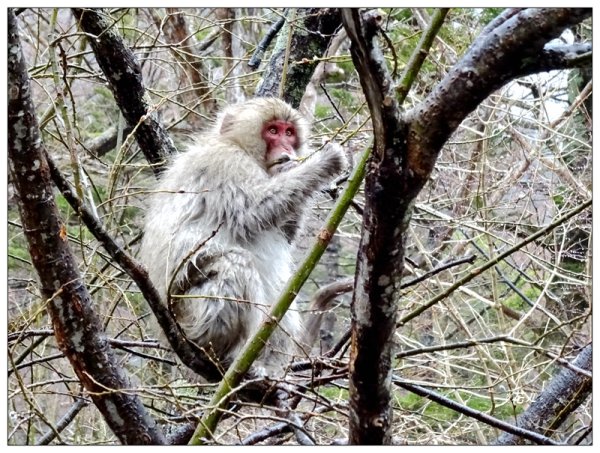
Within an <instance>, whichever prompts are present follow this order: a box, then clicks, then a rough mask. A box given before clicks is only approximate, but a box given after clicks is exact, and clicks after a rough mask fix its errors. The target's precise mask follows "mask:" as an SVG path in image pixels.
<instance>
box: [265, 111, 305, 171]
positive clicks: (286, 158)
mask: <svg viewBox="0 0 600 453" xmlns="http://www.w3.org/2000/svg"><path fill="white" fill-rule="evenodd" d="M262 138H263V140H264V141H265V143H266V144H267V152H266V155H265V162H266V165H267V172H268V173H269V174H271V175H273V174H276V173H280V172H282V171H285V170H287V169H289V168H290V166H294V165H295V162H294V160H295V159H296V149H297V147H298V145H299V143H298V135H297V133H296V127H295V126H294V124H293V123H290V122H288V121H284V120H272V121H269V122H267V123H266V124H265V125H264V127H263V130H262Z"/></svg>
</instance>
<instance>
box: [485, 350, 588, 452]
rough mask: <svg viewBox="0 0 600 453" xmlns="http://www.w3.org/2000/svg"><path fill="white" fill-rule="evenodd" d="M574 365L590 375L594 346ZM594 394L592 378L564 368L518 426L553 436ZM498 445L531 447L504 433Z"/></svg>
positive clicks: (522, 440) (532, 404) (520, 417)
mask: <svg viewBox="0 0 600 453" xmlns="http://www.w3.org/2000/svg"><path fill="white" fill-rule="evenodd" d="M573 365H575V366H576V367H577V368H581V369H583V370H586V371H589V372H591V371H592V345H591V344H590V345H588V346H586V347H585V348H583V349H582V350H581V352H580V353H579V355H578V356H577V357H576V358H575V360H574V361H573ZM591 392H592V378H591V377H590V376H586V375H584V374H581V373H577V372H576V371H573V370H570V369H569V368H563V370H562V371H561V372H560V373H559V374H558V375H557V376H556V377H555V378H554V379H552V382H551V383H550V384H549V385H548V386H547V387H546V388H545V390H544V391H543V392H542V393H541V394H540V395H539V396H538V397H537V398H536V400H535V401H534V402H533V403H531V405H530V406H529V407H528V408H527V410H526V411H525V412H523V413H522V414H521V415H520V416H519V418H518V420H517V426H518V427H519V428H523V429H528V430H533V431H537V432H540V433H541V434H543V435H546V436H551V435H552V432H553V431H554V430H555V429H557V428H558V427H559V426H560V425H562V423H563V422H564V421H565V420H566V419H567V417H568V416H569V415H570V414H571V413H572V412H573V411H574V410H575V409H576V408H577V407H579V405H580V404H581V403H583V402H584V401H585V400H586V398H587V397H588V396H589V395H590V393H591ZM495 444H496V445H523V444H530V442H528V441H527V440H526V439H525V438H523V437H521V436H517V435H515V434H510V433H504V434H503V435H502V436H500V437H499V438H498V440H497V441H496V442H495Z"/></svg>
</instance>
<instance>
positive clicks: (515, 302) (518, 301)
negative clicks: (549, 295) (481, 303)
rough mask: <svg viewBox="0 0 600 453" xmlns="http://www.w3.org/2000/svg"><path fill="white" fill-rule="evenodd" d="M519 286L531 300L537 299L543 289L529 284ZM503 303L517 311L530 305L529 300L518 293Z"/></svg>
mask: <svg viewBox="0 0 600 453" xmlns="http://www.w3.org/2000/svg"><path fill="white" fill-rule="evenodd" d="M517 288H519V289H520V290H521V292H522V293H523V294H524V295H525V296H526V297H527V298H528V299H529V300H531V301H535V300H536V299H537V298H538V297H539V295H540V293H541V290H540V289H539V288H537V287H535V286H531V285H529V284H527V285H526V284H522V285H517ZM503 303H504V305H506V306H507V307H508V308H512V309H513V310H517V311H522V310H524V309H526V308H527V307H529V305H528V304H527V302H525V301H524V300H523V298H522V297H521V296H519V295H518V294H516V293H513V294H512V295H511V296H510V297H508V298H507V299H506V300H505V301H504V302H503Z"/></svg>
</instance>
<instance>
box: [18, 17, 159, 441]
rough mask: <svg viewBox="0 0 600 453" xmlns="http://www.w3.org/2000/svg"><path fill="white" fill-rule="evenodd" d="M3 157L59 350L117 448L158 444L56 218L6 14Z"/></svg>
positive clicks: (20, 61) (23, 73)
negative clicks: (115, 439)
mask: <svg viewBox="0 0 600 453" xmlns="http://www.w3.org/2000/svg"><path fill="white" fill-rule="evenodd" d="M8 29H9V34H8V36H9V52H8V93H9V105H8V118H9V130H8V143H9V145H8V154H9V165H10V172H11V176H12V178H13V183H14V185H15V188H16V191H17V193H18V195H19V202H18V205H19V211H20V214H21V219H22V223H23V230H24V234H25V237H26V238H27V242H28V245H29V252H30V255H31V260H32V262H33V265H34V266H35V268H36V270H37V273H38V275H39V278H40V285H41V292H42V296H43V297H45V298H46V299H47V300H48V310H49V312H50V316H51V318H52V323H53V325H54V333H55V336H56V339H57V342H58V345H59V347H60V349H61V351H62V352H63V353H64V354H65V355H66V356H67V358H68V359H69V362H70V363H71V365H72V366H73V369H74V371H75V373H76V374H77V377H78V378H79V379H80V381H81V383H82V384H83V386H84V387H85V388H86V389H87V391H88V392H89V394H90V396H91V398H92V400H93V401H94V404H95V405H96V407H97V408H98V410H99V411H100V412H101V413H102V415H103V416H104V419H105V420H106V423H107V424H108V426H109V427H110V428H111V429H112V430H113V432H114V433H115V435H116V436H117V437H118V438H119V439H120V440H121V442H123V443H124V444H164V443H165V438H164V436H163V434H162V432H161V431H160V429H159V428H158V426H157V425H156V422H155V421H154V420H153V419H152V418H151V417H150V415H149V414H148V413H147V411H146V409H145V408H144V406H143V405H142V403H141V401H140V399H139V398H138V397H137V396H136V395H135V394H132V393H130V392H128V391H126V390H127V389H128V388H130V387H131V385H130V383H129V380H128V379H127V376H126V375H125V373H124V371H123V369H122V368H121V367H120V366H119V364H118V363H117V361H116V359H115V357H114V354H113V351H112V349H111V348H110V345H109V343H108V341H107V339H106V336H105V334H104V332H103V330H102V325H101V323H100V320H99V319H98V317H97V315H96V313H95V312H94V309H93V306H92V300H91V298H90V294H89V292H88V291H87V288H86V287H85V285H84V283H83V280H82V278H81V275H80V274H79V271H78V269H77V263H76V262H75V258H74V257H73V255H72V253H71V250H70V248H69V246H68V242H67V240H66V231H65V228H66V227H65V225H64V224H63V223H62V221H61V219H60V218H59V216H58V211H57V208H56V203H55V201H54V196H53V195H52V183H51V180H50V170H49V168H48V164H47V162H46V159H45V156H44V147H43V144H42V141H41V137H40V132H39V127H38V123H37V119H36V116H35V111H34V107H33V102H32V99H31V86H30V84H29V78H28V75H27V70H26V67H25V61H24V59H23V53H22V49H21V44H20V41H19V30H18V27H17V22H16V17H15V16H14V14H13V13H12V11H11V10H9V12H8Z"/></svg>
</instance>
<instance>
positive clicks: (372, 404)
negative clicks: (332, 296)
mask: <svg viewBox="0 0 600 453" xmlns="http://www.w3.org/2000/svg"><path fill="white" fill-rule="evenodd" d="M590 15H591V10H589V9H587V10H586V9H553V8H547V9H540V8H533V9H524V10H509V11H507V12H505V13H503V14H502V15H500V16H499V17H498V18H497V19H495V20H494V21H493V22H492V23H491V24H490V25H489V26H488V27H486V28H485V30H484V32H483V34H482V35H481V36H480V37H479V38H478V39H477V40H476V41H475V43H474V44H473V45H472V46H471V48H470V49H469V51H468V52H467V54H466V55H465V56H464V57H463V58H462V59H461V61H460V62H459V63H457V64H456V66H455V67H453V68H452V69H451V70H450V71H449V73H448V75H447V76H446V77H445V78H444V79H443V80H442V81H441V82H440V83H439V84H438V85H437V86H436V87H435V88H434V89H433V90H432V92H431V94H430V95H429V96H428V97H427V98H426V99H425V100H424V101H423V102H422V103H421V104H419V105H418V106H417V107H416V108H415V109H414V110H413V111H411V112H408V113H407V114H404V115H403V114H401V112H400V109H399V106H398V103H397V101H396V99H395V94H394V93H393V91H392V86H393V80H392V78H391V77H390V75H389V73H388V70H387V66H386V62H385V59H384V57H383V54H382V53H381V50H380V49H379V46H378V42H377V40H376V35H377V33H378V32H379V27H380V26H381V24H382V22H383V17H382V16H381V14H380V13H379V12H378V11H377V10H371V11H369V12H366V13H364V14H361V13H360V11H359V10H356V9H347V10H343V11H342V20H343V23H344V27H345V28H346V31H347V33H348V36H349V37H350V39H351V41H352V46H351V53H352V60H353V62H354V65H355V67H356V69H357V71H358V73H359V76H360V82H361V86H362V88H363V91H364V93H365V97H366V99H367V103H368V105H369V110H370V112H371V119H372V123H373V133H374V145H373V153H372V156H371V159H370V161H369V163H368V168H367V175H366V182H365V208H364V221H363V230H362V237H361V243H360V248H359V254H358V262H357V271H356V283H355V292H354V299H353V302H352V349H351V359H350V360H351V363H350V436H349V439H350V443H352V444H386V443H389V442H390V441H391V413H392V412H391V386H390V382H391V344H392V335H393V333H394V330H395V321H396V311H397V305H398V303H399V300H398V293H399V289H400V276H401V273H402V269H403V260H404V243H405V237H406V231H407V228H408V224H409V221H410V215H411V212H412V206H413V203H414V200H415V199H416V197H417V195H418V193H419V192H420V190H421V189H422V187H423V186H424V185H425V183H426V182H427V180H428V178H429V176H430V174H431V171H432V170H433V166H434V165H435V161H436V159H437V157H438V154H439V152H440V150H441V148H442V146H443V145H444V143H445V142H446V140H447V139H448V138H449V137H450V135H451V134H452V133H453V132H454V131H455V130H456V128H457V127H458V126H459V124H460V123H461V121H462V120H463V119H464V118H465V117H466V116H467V115H468V114H469V113H470V112H471V111H473V110H474V109H475V107H476V106H477V105H478V104H479V103H481V102H482V101H483V100H484V99H485V98H486V97H487V96H489V95H490V94H491V93H492V92H493V91H494V90H496V89H497V88H499V87H500V86H502V85H503V84H505V83H506V82H508V81H509V80H512V79H514V78H516V77H519V76H523V75H526V74H531V73H534V72H539V71H546V70H549V69H560V68H565V67H570V65H571V64H572V63H573V61H574V58H573V57H572V55H574V54H581V49H579V50H576V49H577V47H576V46H575V47H573V46H571V47H570V48H569V49H570V52H569V51H567V49H566V48H565V49H562V50H559V51H558V52H556V53H553V52H549V51H548V49H545V48H544V46H545V44H546V43H547V42H548V41H549V40H550V39H552V38H555V37H557V36H558V35H560V33H561V32H562V30H564V28H566V27H568V26H570V25H573V24H576V23H579V22H581V21H582V20H583V19H585V18H586V17H589V16H590ZM422 51H423V49H422ZM551 53H552V54H553V55H550V54H551Z"/></svg>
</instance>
